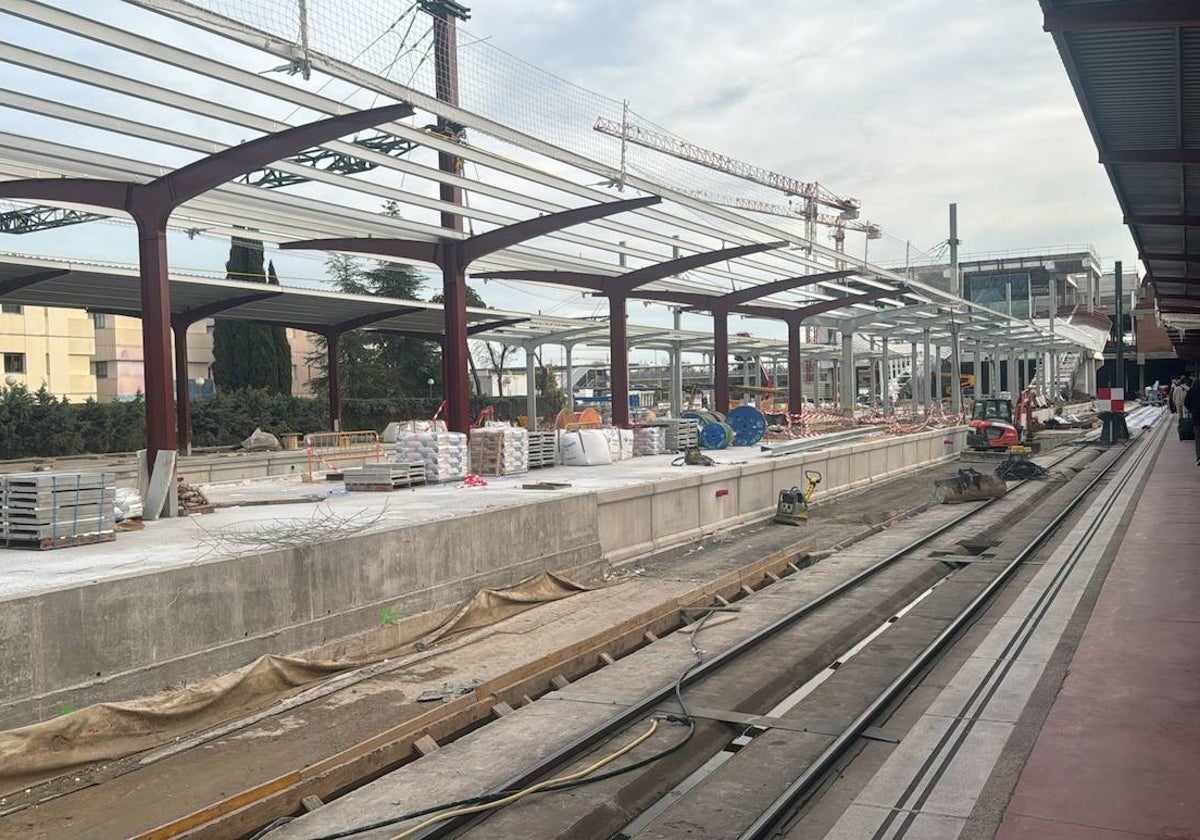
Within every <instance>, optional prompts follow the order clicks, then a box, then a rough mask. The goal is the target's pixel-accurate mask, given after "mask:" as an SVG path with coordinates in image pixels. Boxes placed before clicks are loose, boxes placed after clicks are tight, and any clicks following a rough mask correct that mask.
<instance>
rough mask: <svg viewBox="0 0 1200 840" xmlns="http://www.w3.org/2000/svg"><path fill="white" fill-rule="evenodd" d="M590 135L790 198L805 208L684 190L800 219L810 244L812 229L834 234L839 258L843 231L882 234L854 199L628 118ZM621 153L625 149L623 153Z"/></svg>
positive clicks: (599, 124)
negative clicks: (825, 209)
mask: <svg viewBox="0 0 1200 840" xmlns="http://www.w3.org/2000/svg"><path fill="white" fill-rule="evenodd" d="M593 129H594V130H595V131H598V132H600V133H601V134H607V135H609V136H611V137H616V138H618V139H620V141H621V142H622V144H624V143H633V144H635V145H638V146H643V147H645V148H647V149H653V150H654V151H657V152H662V153H663V154H666V155H670V156H671V157H675V158H679V159H680V160H686V161H689V162H691V163H695V164H697V165H699V166H704V167H706V168H708V169H712V170H714V171H716V172H722V173H724V174H726V175H733V176H734V177H737V178H743V179H745V180H747V181H752V182H753V183H756V184H762V185H763V186H766V187H771V188H772V189H776V190H779V191H781V192H782V193H783V194H784V195H786V196H788V197H795V198H799V199H802V200H803V202H804V203H803V205H802V206H800V207H796V206H794V205H792V204H790V203H789V204H773V203H771V202H766V201H755V200H753V199H746V198H735V197H731V196H718V195H712V194H706V193H703V192H698V191H695V190H686V192H690V193H691V194H693V195H695V196H696V197H697V198H702V199H704V200H706V201H711V202H712V203H713V204H720V205H723V206H726V207H735V208H739V209H742V210H750V211H752V212H755V213H770V214H772V215H776V216H785V217H788V218H800V219H803V220H804V237H805V238H806V239H807V240H809V241H810V242H811V241H813V240H814V238H815V236H816V230H815V225H824V226H827V227H830V228H832V229H833V231H832V234H831V235H832V236H833V241H834V245H835V248H836V250H837V251H838V252H839V253H845V251H846V231H847V230H855V231H859V232H861V233H865V234H866V236H867V239H879V238H880V237H881V236H882V235H883V229H882V228H880V226H879V225H877V224H873V223H872V222H867V221H858V213H859V209H860V208H861V206H862V204H861V202H860V201H859V200H858V199H857V198H850V197H848V196H840V195H837V194H835V193H834V192H832V191H831V190H829V189H827V188H825V187H824V186H822V185H821V184H819V183H817V182H816V181H800V180H798V179H796V178H791V177H789V176H787V175H781V174H779V173H778V172H772V171H771V170H769V169H764V168H763V167H760V166H754V165H753V164H750V163H745V162H743V161H740V160H736V159H735V158H731V157H729V156H728V155H723V154H721V153H720V152H715V151H713V150H711V149H705V148H704V147H702V146H697V145H696V144H694V143H689V142H687V141H686V140H680V139H679V138H677V137H672V136H670V135H667V134H661V133H659V132H655V131H650V130H649V129H646V128H643V127H641V126H639V125H637V124H636V123H632V122H630V121H629V119H628V117H627V116H625V117H623V118H622V121H621V122H617V121H615V120H610V119H607V118H605V117H600V118H599V119H597V120H596V124H595V125H594V126H593ZM623 150H624V147H622V151H623ZM622 160H624V154H622ZM820 207H828V208H831V209H833V210H836V211H837V213H836V214H832V213H823V212H821V211H820V209H819V208H820Z"/></svg>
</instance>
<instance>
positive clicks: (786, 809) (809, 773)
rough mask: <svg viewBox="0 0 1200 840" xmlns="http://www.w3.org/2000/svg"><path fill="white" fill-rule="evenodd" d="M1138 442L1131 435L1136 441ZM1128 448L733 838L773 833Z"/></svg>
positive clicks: (761, 839)
mask: <svg viewBox="0 0 1200 840" xmlns="http://www.w3.org/2000/svg"><path fill="white" fill-rule="evenodd" d="M1137 444H1140V441H1136V442H1135V445H1137ZM1127 452H1128V450H1125V451H1123V452H1121V453H1119V454H1118V455H1117V456H1116V457H1115V458H1113V459H1112V461H1110V462H1109V463H1108V464H1106V465H1105V466H1104V468H1103V469H1101V470H1100V471H1099V472H1098V473H1097V474H1096V475H1095V477H1093V478H1092V479H1091V480H1090V481H1088V483H1087V484H1086V485H1085V486H1084V487H1083V488H1082V489H1081V490H1080V491H1079V492H1078V493H1077V494H1076V495H1075V496H1074V497H1073V498H1072V499H1071V500H1070V501H1069V502H1068V503H1067V504H1066V506H1065V507H1064V508H1063V509H1062V510H1061V511H1059V512H1058V513H1057V514H1056V515H1055V517H1054V518H1053V519H1052V520H1051V521H1050V522H1049V523H1047V524H1046V526H1045V527H1043V528H1042V530H1041V531H1039V532H1038V533H1037V534H1036V535H1035V536H1034V538H1033V540H1032V541H1030V542H1029V544H1028V545H1026V546H1025V547H1024V548H1023V549H1021V551H1020V553H1018V554H1017V556H1016V557H1015V558H1013V560H1012V561H1010V562H1009V564H1008V565H1007V566H1005V567H1004V568H1003V569H1002V570H1001V571H1000V573H999V574H998V575H997V576H996V577H995V578H993V579H992V580H991V581H990V582H989V583H988V585H987V586H986V587H984V589H983V591H981V592H980V593H979V594H978V595H976V596H975V598H973V599H972V600H971V602H970V603H969V604H967V606H966V607H964V608H963V610H962V611H961V612H960V613H959V614H958V615H957V616H955V617H954V619H953V620H952V621H951V622H950V624H948V625H947V626H946V627H945V629H943V630H942V632H941V633H939V634H938V635H937V637H935V638H934V639H933V641H931V642H930V643H929V645H927V646H926V647H925V649H924V650H922V651H921V653H920V654H918V655H917V657H916V659H914V660H913V661H912V662H911V663H910V664H909V665H908V667H907V668H905V669H904V671H903V672H901V673H900V674H899V675H898V676H897V677H896V678H895V679H894V680H893V681H892V682H891V683H890V684H888V686H887V687H886V688H885V689H884V690H883V691H882V692H880V693H879V694H878V695H877V696H876V697H875V699H874V700H872V701H871V703H870V704H869V705H868V706H867V708H866V709H864V710H863V711H862V712H861V713H860V714H859V715H858V716H857V717H856V718H855V719H854V720H853V721H852V722H851V723H850V724H849V725H848V726H847V727H846V728H845V729H844V730H843V731H842V732H841V734H840V735H838V736H837V738H835V739H834V741H833V742H832V743H831V744H830V745H829V746H828V747H826V748H825V750H824V751H823V752H822V753H821V754H820V755H819V756H817V758H816V759H815V760H814V761H813V762H812V763H811V764H809V765H808V767H807V768H805V770H804V772H803V773H801V774H800V776H798V777H797V778H796V779H795V780H794V781H793V782H792V783H791V784H790V785H788V787H787V789H786V790H785V791H784V792H783V793H781V794H780V795H779V796H778V797H777V798H776V799H775V800H774V801H773V802H772V803H771V804H770V805H769V806H767V808H766V809H765V810H764V811H763V812H762V814H760V815H759V817H758V819H756V820H755V821H754V822H753V823H752V824H751V825H750V826H749V827H748V828H747V829H746V830H745V831H743V832H742V833H741V834H740V835H738V840H766V838H769V837H772V836H774V835H775V834H776V829H777V828H778V825H779V823H780V822H781V821H782V820H783V819H784V818H785V817H787V816H788V815H790V814H792V813H793V812H794V811H795V809H796V808H797V807H798V806H800V805H801V804H803V802H804V801H805V800H806V799H807V798H808V797H809V796H811V794H812V792H813V790H814V789H815V788H816V787H817V785H818V784H819V783H820V781H821V780H822V779H823V778H824V776H825V774H826V773H828V772H829V770H830V769H832V768H833V766H834V765H835V764H836V762H837V760H838V759H839V758H841V757H842V755H843V754H844V753H845V752H846V751H847V750H848V749H849V748H850V746H851V745H853V744H854V743H855V742H856V741H857V740H858V739H859V738H860V737H862V734H863V732H865V731H866V730H867V728H868V727H870V725H871V721H873V720H874V719H875V718H876V717H878V716H879V714H880V713H881V712H882V711H883V710H884V709H886V708H887V707H888V706H889V705H890V704H891V703H892V701H894V700H895V699H896V698H897V697H899V696H900V694H901V693H902V692H903V691H905V689H907V688H908V686H909V684H910V683H911V682H912V681H913V680H914V679H915V678H916V677H918V676H919V675H920V674H922V673H923V672H924V671H925V669H926V667H927V666H928V665H929V664H930V663H932V662H933V660H934V659H935V658H936V657H937V656H938V654H940V653H941V652H942V649H943V648H944V647H945V646H946V645H947V644H948V643H949V642H950V641H951V640H952V639H954V638H955V637H956V636H957V635H958V633H959V632H960V631H961V630H962V629H963V628H964V627H965V626H966V625H967V624H968V623H969V622H970V621H971V620H972V619H973V618H974V616H975V614H976V613H977V612H979V611H980V610H981V609H982V608H983V607H985V606H986V605H987V604H988V603H989V602H990V601H991V599H992V598H993V597H994V596H995V595H996V594H997V593H998V592H999V591H1000V589H1001V588H1002V587H1003V586H1004V585H1005V584H1006V583H1007V582H1008V580H1009V578H1011V577H1012V575H1013V574H1014V573H1015V572H1016V570H1017V569H1018V568H1020V567H1021V565H1022V564H1023V563H1024V562H1025V561H1026V560H1028V559H1029V558H1030V557H1031V556H1033V554H1034V553H1036V552H1037V551H1039V550H1040V549H1041V548H1042V546H1043V544H1044V543H1045V542H1046V541H1047V540H1048V539H1049V538H1050V536H1051V534H1053V533H1054V532H1055V530H1057V529H1058V527H1059V526H1060V525H1061V524H1062V523H1063V521H1064V520H1065V519H1066V518H1067V517H1068V516H1070V515H1071V513H1072V512H1073V511H1074V510H1075V508H1076V507H1078V506H1079V504H1080V503H1081V502H1082V501H1083V500H1084V498H1086V497H1087V496H1088V494H1090V493H1091V491H1092V489H1093V488H1094V487H1095V486H1096V485H1097V484H1098V483H1100V481H1101V480H1102V479H1104V478H1105V477H1107V476H1108V474H1109V473H1110V472H1111V470H1112V469H1113V467H1115V466H1116V465H1117V464H1119V463H1121V462H1122V460H1123V456H1124V455H1125V454H1127ZM1145 454H1146V449H1145V447H1142V451H1141V452H1139V454H1138V460H1135V461H1133V462H1132V464H1131V465H1130V467H1131V469H1132V467H1134V466H1136V465H1137V464H1139V463H1141V459H1142V458H1144V457H1145ZM1127 480H1128V477H1126V479H1125V480H1124V481H1122V482H1121V483H1120V484H1119V485H1117V486H1115V487H1114V488H1113V492H1114V494H1115V493H1117V492H1120V490H1121V489H1122V488H1123V487H1124V485H1125V483H1126V482H1127ZM1098 522H1099V520H1097V521H1096V522H1095V523H1093V525H1092V527H1093V528H1094V527H1096V526H1097V525H1098Z"/></svg>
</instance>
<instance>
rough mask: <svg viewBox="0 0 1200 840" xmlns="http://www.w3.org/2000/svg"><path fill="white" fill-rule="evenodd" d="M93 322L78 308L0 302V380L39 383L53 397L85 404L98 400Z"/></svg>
mask: <svg viewBox="0 0 1200 840" xmlns="http://www.w3.org/2000/svg"><path fill="white" fill-rule="evenodd" d="M95 347H96V345H95V335H94V332H93V329H92V322H91V320H90V318H89V316H88V314H87V313H86V312H84V311H83V310H81V309H57V308H53V307H48V306H22V305H21V304H16V303H3V304H0V361H2V364H3V369H2V372H0V382H3V383H4V384H7V385H17V384H23V385H25V386H26V387H28V388H29V389H30V390H31V391H36V390H38V389H39V388H41V387H42V386H43V385H45V386H46V389H47V390H48V391H49V392H50V393H51V394H53V395H54V396H56V397H66V398H67V399H69V400H71V401H72V402H84V401H86V400H87V399H89V398H93V397H95V396H96V379H95V377H94V376H93V375H92V365H91V362H92V354H93V353H94V352H95Z"/></svg>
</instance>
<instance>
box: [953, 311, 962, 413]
mask: <svg viewBox="0 0 1200 840" xmlns="http://www.w3.org/2000/svg"><path fill="white" fill-rule="evenodd" d="M961 374H962V351H961V349H960V347H959V344H958V324H955V323H951V324H950V410H951V411H953V412H954V414H955V415H956V416H957V415H959V414H962V410H963V399H962V377H961Z"/></svg>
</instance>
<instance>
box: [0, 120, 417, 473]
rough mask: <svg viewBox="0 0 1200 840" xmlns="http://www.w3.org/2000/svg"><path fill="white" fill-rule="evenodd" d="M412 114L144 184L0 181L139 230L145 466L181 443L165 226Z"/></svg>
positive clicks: (302, 131) (322, 127) (10, 193)
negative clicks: (233, 188)
mask: <svg viewBox="0 0 1200 840" xmlns="http://www.w3.org/2000/svg"><path fill="white" fill-rule="evenodd" d="M412 113H413V109H412V106H410V105H407V104H399V105H387V106H384V107H382V108H372V109H370V110H367V111H356V112H354V113H351V114H343V115H341V116H337V117H331V118H329V119H325V120H319V121H317V122H314V123H309V124H308V125H303V126H299V127H296V128H289V129H286V130H284V131H280V132H277V133H275V134H268V135H266V136H265V137H260V138H258V139H256V140H252V141H250V142H248V143H243V144H242V145H240V146H233V147H231V148H228V149H225V150H224V151H221V152H218V153H216V154H214V155H209V156H208V157H206V158H203V159H201V160H198V161H196V162H195V163H190V164H188V165H187V166H184V167H182V168H180V169H177V170H175V171H173V172H168V173H167V174H166V175H162V176H160V177H158V178H155V179H154V180H153V181H150V182H149V183H145V184H141V183H130V182H122V181H105V180H98V179H94V178H36V179H30V180H25V181H4V182H0V198H28V199H36V200H40V201H69V202H73V203H76V204H89V205H92V206H97V207H107V208H109V209H113V210H123V211H125V212H126V213H128V214H129V215H130V216H132V217H133V220H134V222H135V223H136V224H137V229H138V267H139V274H140V281H141V298H142V306H141V310H142V358H143V365H144V370H145V395H146V448H147V450H148V452H147V455H148V460H149V463H150V464H151V465H153V463H154V459H155V455H156V454H157V453H158V452H159V451H162V450H171V449H175V448H176V447H177V446H178V442H179V438H178V435H177V433H176V428H175V423H174V422H173V421H172V418H171V408H172V399H171V384H172V382H171V380H172V377H171V365H170V361H169V360H170V358H171V332H170V323H171V301H170V297H171V293H170V286H169V283H168V280H167V220H168V219H169V218H170V216H171V213H172V212H173V211H174V210H175V208H176V207H178V206H179V205H180V204H182V203H183V202H185V201H188V200H190V199H192V198H195V197H196V196H198V195H200V194H202V193H204V192H206V191H208V190H211V189H213V188H214V187H217V186H219V185H220V184H222V183H225V182H226V181H229V180H232V179H233V178H235V177H237V176H238V175H241V174H243V173H246V172H250V171H252V170H254V169H258V168H260V167H262V166H265V165H266V164H268V163H270V162H271V161H274V160H279V159H280V158H283V157H287V156H288V155H291V154H295V153H296V152H299V151H302V150H304V149H306V148H309V147H310V146H314V145H318V144H320V143H325V142H328V141H330V140H333V139H336V138H338V137H341V136H343V135H346V134H351V133H353V132H355V131H359V130H361V129H364V128H369V127H370V126H373V125H378V124H379V123H384V122H391V121H393V120H397V119H402V118H404V117H407V116H410V115H411V114H412Z"/></svg>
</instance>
